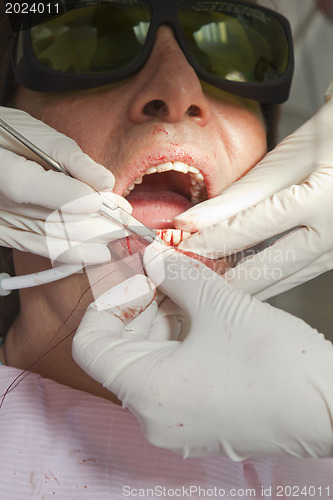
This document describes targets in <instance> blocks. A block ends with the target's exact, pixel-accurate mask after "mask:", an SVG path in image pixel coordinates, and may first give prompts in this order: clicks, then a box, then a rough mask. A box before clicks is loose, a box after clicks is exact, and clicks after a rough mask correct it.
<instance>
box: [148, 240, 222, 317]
mask: <svg viewBox="0 0 333 500" xmlns="http://www.w3.org/2000/svg"><path fill="white" fill-rule="evenodd" d="M143 260H144V266H145V270H146V273H147V275H148V276H149V278H150V279H151V280H152V281H153V283H154V284H155V285H156V286H158V288H159V289H160V290H162V291H163V293H165V294H166V295H168V296H169V297H170V298H171V299H172V300H173V301H174V302H175V303H176V304H177V305H179V306H180V307H181V309H183V310H184V311H186V312H187V313H188V315H189V316H190V317H191V318H192V319H193V318H194V317H197V316H198V315H200V311H202V310H203V309H205V311H206V312H207V310H209V309H211V308H212V307H214V305H216V303H217V301H218V300H219V299H218V298H219V297H220V295H221V293H222V291H223V290H224V289H225V287H226V286H227V285H226V283H225V281H224V280H223V279H222V278H221V277H220V276H219V275H218V274H216V273H214V272H213V271H212V270H211V269H209V268H208V267H207V266H205V265H204V264H202V263H201V262H200V261H198V260H196V259H193V258H190V257H188V256H187V255H185V254H184V253H183V252H180V251H177V250H173V249H169V248H166V247H164V246H162V245H159V244H158V243H156V242H155V243H154V244H152V245H150V246H149V247H147V249H146V250H145V253H144V259H143Z"/></svg>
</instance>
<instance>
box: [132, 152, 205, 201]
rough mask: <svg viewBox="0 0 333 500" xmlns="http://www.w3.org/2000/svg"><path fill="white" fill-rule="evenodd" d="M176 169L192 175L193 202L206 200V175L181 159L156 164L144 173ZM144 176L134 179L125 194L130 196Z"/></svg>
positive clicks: (191, 192)
mask: <svg viewBox="0 0 333 500" xmlns="http://www.w3.org/2000/svg"><path fill="white" fill-rule="evenodd" d="M170 170H174V171H175V172H182V173H183V174H189V175H190V176H191V187H190V194H191V201H192V203H199V201H202V200H205V199H206V198H207V193H206V187H205V183H204V176H203V175H202V173H201V172H200V171H199V169H198V168H196V167H192V166H190V165H187V164H186V163H183V162H181V161H175V162H171V161H170V162H168V163H162V164H161V165H156V167H149V168H148V169H147V170H146V172H145V173H144V174H143V176H144V175H150V174H156V173H157V174H160V173H163V172H169V171H170ZM143 176H141V177H137V178H136V179H134V181H133V182H132V183H131V184H130V185H129V186H128V187H127V189H125V191H124V192H123V196H128V195H129V193H130V192H131V191H132V189H134V188H135V185H136V184H141V183H142V179H143Z"/></svg>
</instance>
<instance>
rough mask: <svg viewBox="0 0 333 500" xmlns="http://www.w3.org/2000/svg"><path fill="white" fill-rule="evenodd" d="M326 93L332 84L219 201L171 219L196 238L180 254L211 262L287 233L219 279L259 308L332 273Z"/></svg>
mask: <svg viewBox="0 0 333 500" xmlns="http://www.w3.org/2000/svg"><path fill="white" fill-rule="evenodd" d="M332 93H333V83H332V84H331V86H330V88H329V90H328V92H327V104H325V105H324V106H323V107H322V108H321V109H320V110H319V111H318V112H317V114H316V115H315V116H314V117H313V118H311V119H310V120H309V121H308V122H307V123H306V124H305V125H303V126H302V127H301V128H299V129H298V130H297V131H296V132H295V133H294V134H292V135H291V136H290V137H288V138H286V139H285V140H284V141H283V142H282V143H281V144H280V145H279V146H277V147H276V148H275V149H274V151H272V152H270V153H269V154H268V155H267V156H266V157H265V158H264V159H263V160H262V161H261V162H260V163H258V165H256V166H255V167H254V168H253V169H252V170H251V171H250V172H249V173H248V174H246V175H245V176H244V177H243V178H242V179H240V180H239V181H238V182H236V183H235V184H233V185H232V186H231V187H230V188H229V189H227V190H226V191H225V192H224V193H222V195H221V196H218V197H217V198H213V199H211V200H209V201H206V202H204V203H201V204H199V205H196V206H195V207H193V208H191V209H189V210H188V211H187V212H184V213H183V214H181V215H179V216H178V217H176V219H175V226H176V227H178V228H181V229H184V230H187V231H199V234H196V235H194V236H192V237H191V238H188V239H186V240H184V241H183V242H182V243H181V244H180V245H179V248H182V249H183V250H187V251H192V252H195V253H198V254H200V255H205V256H208V257H211V258H217V257H222V256H224V255H230V254H233V253H235V252H237V251H241V250H244V249H245V248H248V247H251V246H252V245H255V244H257V243H258V242H262V241H264V240H266V239H268V238H270V237H273V236H276V235H281V234H282V233H284V232H285V231H289V230H291V229H293V231H292V232H291V233H290V234H289V235H287V236H285V235H284V237H280V238H279V239H278V241H277V242H275V243H274V244H273V245H271V246H270V247H269V248H267V249H265V250H263V251H261V252H260V253H258V254H257V255H256V256H254V252H253V253H252V255H251V253H250V258H248V256H247V258H245V257H244V255H243V256H242V257H243V258H242V259H241V261H240V262H239V263H238V265H237V266H236V267H235V268H234V269H231V270H230V271H228V272H227V273H226V274H225V275H224V278H225V279H226V280H227V281H229V282H231V283H233V284H234V285H235V286H236V287H237V288H238V289H240V290H242V291H244V292H248V293H251V294H253V295H254V296H256V297H257V298H259V299H261V300H263V299H267V298H269V297H272V296H273V295H277V294H279V293H282V292H283V291H285V290H288V289H290V288H292V287H294V286H296V285H298V284H300V283H304V282H305V281H308V280H310V279H312V278H314V277H316V276H318V275H319V274H321V273H323V272H326V271H328V270H331V269H332V268H333V231H332V226H333V99H330V98H331V96H332ZM261 200H262V201H261ZM253 205H255V207H254V208H253ZM249 207H251V208H249ZM294 228H297V229H294Z"/></svg>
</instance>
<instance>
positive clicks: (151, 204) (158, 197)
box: [126, 191, 192, 229]
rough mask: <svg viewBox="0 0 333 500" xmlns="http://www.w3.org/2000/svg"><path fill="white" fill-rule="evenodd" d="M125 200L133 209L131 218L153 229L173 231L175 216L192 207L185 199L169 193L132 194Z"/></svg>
mask: <svg viewBox="0 0 333 500" xmlns="http://www.w3.org/2000/svg"><path fill="white" fill-rule="evenodd" d="M126 199H127V200H128V201H129V203H130V204H131V205H132V207H133V212H132V215H133V217H135V218H136V219H138V220H139V221H140V222H142V223H143V224H145V225H146V226H149V227H151V228H153V229H173V224H172V221H173V219H174V218H175V217H176V215H179V214H181V213H182V212H185V210H187V209H188V208H190V207H191V206H192V203H191V202H190V201H189V200H188V199H187V198H185V197H184V196H182V195H180V194H177V193H173V192H171V191H158V192H155V193H152V192H149V191H143V192H136V193H135V192H132V193H130V194H129V196H127V197H126Z"/></svg>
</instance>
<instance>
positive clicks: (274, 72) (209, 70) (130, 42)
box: [13, 0, 294, 104]
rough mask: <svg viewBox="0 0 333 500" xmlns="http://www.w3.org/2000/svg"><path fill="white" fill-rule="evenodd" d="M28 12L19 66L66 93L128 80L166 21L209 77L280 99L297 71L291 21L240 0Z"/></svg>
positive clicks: (20, 74)
mask: <svg viewBox="0 0 333 500" xmlns="http://www.w3.org/2000/svg"><path fill="white" fill-rule="evenodd" d="M45 5H46V8H45V9H44V10H45V11H44V12H41V13H38V12H34V13H33V15H23V14H22V15H21V16H20V19H19V21H18V25H17V31H18V33H17V39H16V50H15V53H14V59H13V71H14V75H15V77H16V79H17V81H18V82H19V83H20V84H21V85H23V86H25V87H27V88H29V89H31V90H35V91H39V92H59V91H68V90H81V89H89V88H93V87H99V86H103V85H108V84H110V83H113V82H117V81H120V80H123V79H126V78H128V77H130V76H132V75H134V74H135V73H137V72H138V71H140V69H141V68H142V67H143V66H144V64H145V63H146V61H147V59H148V57H149V55H150V53H151V51H152V48H153V45H154V40H155V36H156V32H157V29H158V28H159V26H161V25H162V24H164V25H168V26H171V27H172V29H173V31H174V35H175V37H176V40H177V42H178V44H179V46H180V48H181V50H182V51H183V53H184V55H185V56H186V58H187V60H188V62H189V64H190V65H191V66H192V67H193V69H194V70H195V72H196V74H197V75H198V77H199V78H200V79H202V80H203V81H205V82H207V83H209V84H211V85H214V86H215V87H218V88H220V89H223V90H225V91H227V92H231V93H233V94H236V95H239V96H241V97H245V98H250V99H255V100H257V101H259V102H261V103H270V104H276V103H281V102H283V101H285V100H286V99H287V98H288V95H289V90H290V85H291V79H292V74H293V66H294V61H293V48H292V37H291V31H290V26H289V23H288V21H287V19H285V18H284V17H283V16H281V15H280V14H278V13H276V12H274V11H272V10H270V9H267V8H264V7H261V6H257V5H254V4H252V3H249V2H242V1H238V0H214V1H210V0H191V1H190V0H81V1H77V0H61V1H60V0H59V2H56V1H54V2H51V3H47V4H45Z"/></svg>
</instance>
